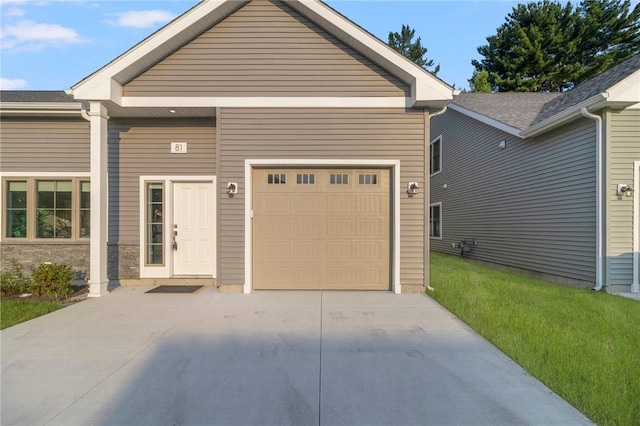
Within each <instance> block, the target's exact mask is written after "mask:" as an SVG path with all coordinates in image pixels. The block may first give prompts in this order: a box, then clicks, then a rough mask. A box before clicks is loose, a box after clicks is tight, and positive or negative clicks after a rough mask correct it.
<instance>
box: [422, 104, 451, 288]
mask: <svg viewBox="0 0 640 426" xmlns="http://www.w3.org/2000/svg"><path fill="white" fill-rule="evenodd" d="M454 94H455V93H454ZM447 107H448V105H445V106H444V107H443V108H442V109H441V110H440V111H438V112H434V113H433V114H431V111H429V137H428V138H426V142H427V143H428V144H431V119H432V118H433V117H437V116H439V115H440V114H444V113H445V112H446V111H447ZM429 151H430V150H429V149H427V147H426V146H425V149H424V164H425V167H426V171H427V173H426V174H427V175H428V177H426V179H425V181H426V182H425V185H424V186H425V193H426V194H429V198H428V199H425V206H424V213H425V217H426V218H427V222H426V223H425V227H424V241H425V242H427V241H429V228H428V227H427V223H428V219H429V214H430V211H431V209H430V208H429V207H430V206H431V170H430V159H431V156H430V154H429ZM425 198H426V197H425ZM429 250H431V244H429ZM425 258H426V259H425V265H429V251H427V252H426V253H425ZM425 269H427V270H426V273H425V281H427V285H426V288H427V290H429V291H433V290H434V288H433V287H431V285H430V283H429V281H428V280H429V271H428V268H425Z"/></svg>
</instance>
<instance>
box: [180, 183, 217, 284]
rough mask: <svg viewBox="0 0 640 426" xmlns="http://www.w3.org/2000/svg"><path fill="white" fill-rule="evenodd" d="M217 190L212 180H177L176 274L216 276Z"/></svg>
mask: <svg viewBox="0 0 640 426" xmlns="http://www.w3.org/2000/svg"><path fill="white" fill-rule="evenodd" d="M214 202H215V191H214V185H213V183H211V182H174V183H173V224H172V232H171V234H170V235H169V237H170V238H174V242H175V243H174V244H173V250H172V253H173V275H199V276H209V277H210V276H213V274H214V271H215V259H216V253H215V226H216V217H215V208H214V206H215V204H214Z"/></svg>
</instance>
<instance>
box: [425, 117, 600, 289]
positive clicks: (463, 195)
mask: <svg viewBox="0 0 640 426" xmlns="http://www.w3.org/2000/svg"><path fill="white" fill-rule="evenodd" d="M440 134H442V135H443V136H442V172H440V173H439V174H436V175H434V176H433V177H432V178H431V202H432V203H436V202H442V237H443V238H442V239H441V240H438V239H431V247H432V249H434V250H437V251H442V252H446V253H456V251H455V250H454V249H452V248H451V243H453V242H456V241H460V240H462V239H464V238H467V237H468V238H474V239H477V240H478V241H479V245H478V246H477V247H474V248H473V249H472V253H471V255H470V257H472V258H475V259H478V260H482V261H486V262H492V263H497V264H501V265H505V266H509V267H514V268H521V269H526V270H531V271H535V272H538V273H542V274H550V275H554V276H558V277H563V278H568V279H574V280H581V281H588V282H595V257H596V245H595V238H596V218H595V212H596V209H595V206H596V198H595V188H596V185H595V182H596V176H595V148H596V146H595V127H594V124H593V122H592V121H587V120H586V119H580V120H577V121H576V122H575V123H573V124H571V125H567V126H564V127H562V128H560V129H557V130H555V131H553V132H550V133H548V134H545V135H543V137H540V138H535V139H532V140H528V139H527V140H521V139H519V138H517V137H514V136H511V135H509V134H507V133H504V132H502V131H500V130H497V129H495V128H493V127H490V126H487V125H485V124H482V123H480V122H478V121H476V120H473V119H471V118H469V117H466V116H464V115H462V114H460V113H458V112H456V111H452V110H449V111H447V112H446V113H445V114H443V115H441V116H439V117H436V118H434V120H433V123H432V132H431V139H432V140H433V139H435V138H436V137H437V136H438V135H440ZM503 140H506V143H507V147H506V149H504V150H500V149H499V148H498V144H499V143H500V142H501V141H503ZM445 184H446V185H447V189H444V188H443V185H445Z"/></svg>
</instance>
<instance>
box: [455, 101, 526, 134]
mask: <svg viewBox="0 0 640 426" xmlns="http://www.w3.org/2000/svg"><path fill="white" fill-rule="evenodd" d="M449 109H451V110H454V111H457V112H459V113H460V114H464V115H466V116H467V117H470V118H473V119H474V120H477V121H480V122H481V123H484V124H486V125H488V126H491V127H494V128H496V129H498V130H502V131H503V132H506V133H509V134H510V135H513V136H517V137H519V138H522V137H523V136H522V130H520V129H518V128H517V127H513V126H510V125H508V124H505V123H503V122H502V121H499V120H496V119H495V118H491V117H488V116H486V115H484V114H480V113H479V112H476V111H473V110H470V109H468V108H465V107H462V106H460V105H457V104H454V103H450V104H449Z"/></svg>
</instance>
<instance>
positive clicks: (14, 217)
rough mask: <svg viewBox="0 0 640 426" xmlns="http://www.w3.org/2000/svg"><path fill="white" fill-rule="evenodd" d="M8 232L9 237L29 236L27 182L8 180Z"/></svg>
mask: <svg viewBox="0 0 640 426" xmlns="http://www.w3.org/2000/svg"><path fill="white" fill-rule="evenodd" d="M6 217H7V233H6V234H5V236H6V237H9V238H27V182H26V181H13V182H7V213H6Z"/></svg>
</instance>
